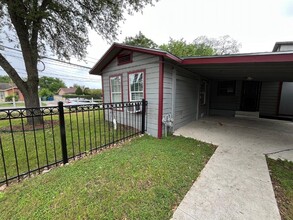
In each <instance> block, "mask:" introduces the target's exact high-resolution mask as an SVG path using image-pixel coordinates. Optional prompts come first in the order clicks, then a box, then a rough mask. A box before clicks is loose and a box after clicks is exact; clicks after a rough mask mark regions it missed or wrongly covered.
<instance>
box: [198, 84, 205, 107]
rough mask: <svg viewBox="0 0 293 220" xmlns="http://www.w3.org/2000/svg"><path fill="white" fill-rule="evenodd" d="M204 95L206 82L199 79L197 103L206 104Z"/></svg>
mask: <svg viewBox="0 0 293 220" xmlns="http://www.w3.org/2000/svg"><path fill="white" fill-rule="evenodd" d="M206 95H207V82H206V81H201V83H200V93H199V103H200V105H205V104H206V99H207V98H206Z"/></svg>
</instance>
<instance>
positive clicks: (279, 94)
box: [276, 82, 283, 115]
mask: <svg viewBox="0 0 293 220" xmlns="http://www.w3.org/2000/svg"><path fill="white" fill-rule="evenodd" d="M282 88H283V82H279V92H278V104H277V109H276V113H277V115H279V109H280V102H281V95H282Z"/></svg>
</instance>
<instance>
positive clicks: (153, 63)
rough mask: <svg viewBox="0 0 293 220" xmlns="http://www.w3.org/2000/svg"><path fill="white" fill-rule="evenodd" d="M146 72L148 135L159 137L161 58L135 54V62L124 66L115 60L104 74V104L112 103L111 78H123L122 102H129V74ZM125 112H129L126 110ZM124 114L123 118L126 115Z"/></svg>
mask: <svg viewBox="0 0 293 220" xmlns="http://www.w3.org/2000/svg"><path fill="white" fill-rule="evenodd" d="M137 70H145V86H146V88H145V92H146V94H145V98H146V100H147V101H148V111H147V133H149V134H150V135H152V136H155V137H156V136H157V132H158V104H159V103H158V101H159V95H158V91H159V80H158V79H159V57H158V56H153V55H148V54H143V53H136V52H134V53H133V62H131V63H127V64H124V65H118V64H117V59H114V60H113V61H112V62H111V63H109V65H108V66H107V67H106V68H105V69H104V70H103V72H102V85H103V96H104V97H103V98H104V99H103V101H104V103H109V102H111V100H110V77H111V76H115V75H118V74H120V75H121V76H122V87H123V89H122V93H123V94H122V97H123V98H122V101H124V102H128V101H130V100H129V95H128V86H129V85H128V72H132V71H137ZM124 111H127V110H126V109H124ZM120 114H122V118H123V117H125V115H126V114H123V112H122V113H121V112H120Z"/></svg>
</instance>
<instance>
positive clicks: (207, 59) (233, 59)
mask: <svg viewBox="0 0 293 220" xmlns="http://www.w3.org/2000/svg"><path fill="white" fill-rule="evenodd" d="M123 50H131V51H134V52H141V53H146V54H151V55H155V56H162V57H165V58H166V59H168V60H172V61H174V62H176V63H178V64H179V65H181V66H190V65H206V64H236V63H277V62H293V51H285V52H264V53H244V54H229V55H220V56H218V55H215V56H197V57H181V58H180V57H177V56H175V55H173V54H171V53H169V52H167V51H163V50H159V49H150V48H144V47H137V46H130V45H125V44H118V43H114V44H113V45H112V46H111V47H110V48H109V49H108V50H107V52H106V53H105V54H104V55H103V56H102V58H101V59H100V60H99V61H98V62H97V63H96V64H95V65H94V67H93V68H92V69H91V70H90V72H89V73H90V74H95V75H101V74H102V71H103V69H104V68H105V67H106V66H107V65H108V64H109V63H110V62H111V61H112V60H113V59H114V58H115V57H116V56H117V55H118V54H119V53H120V52H121V51H123Z"/></svg>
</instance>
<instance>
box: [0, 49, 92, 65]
mask: <svg viewBox="0 0 293 220" xmlns="http://www.w3.org/2000/svg"><path fill="white" fill-rule="evenodd" d="M0 47H4V48H6V49H9V50H13V51H18V52H21V53H22V51H21V50H19V49H15V48H12V47H7V46H5V45H2V44H0ZM41 58H42V59H47V60H52V61H56V62H60V63H64V64H67V65H72V66H76V67H80V68H85V69H92V68H91V67H88V66H84V65H80V64H76V63H70V62H66V61H63V60H58V59H55V58H51V57H47V56H41Z"/></svg>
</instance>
